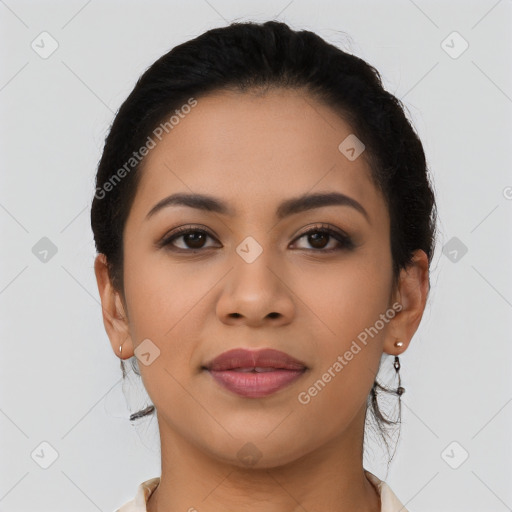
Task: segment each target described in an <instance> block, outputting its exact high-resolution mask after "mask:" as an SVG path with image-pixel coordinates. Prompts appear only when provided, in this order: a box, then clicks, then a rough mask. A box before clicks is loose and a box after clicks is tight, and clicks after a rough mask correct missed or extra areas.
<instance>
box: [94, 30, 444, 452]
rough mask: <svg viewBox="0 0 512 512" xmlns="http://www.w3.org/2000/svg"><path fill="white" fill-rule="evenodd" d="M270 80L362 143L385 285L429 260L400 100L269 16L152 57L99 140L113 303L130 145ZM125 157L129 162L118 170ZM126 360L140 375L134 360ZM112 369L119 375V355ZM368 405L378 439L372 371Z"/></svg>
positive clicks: (419, 158)
mask: <svg viewBox="0 0 512 512" xmlns="http://www.w3.org/2000/svg"><path fill="white" fill-rule="evenodd" d="M271 88H285V89H291V90H296V91H301V92H305V93H308V94H309V97H311V98H313V99H316V100H318V101H320V102H322V103H323V104H325V105H327V106H328V107H330V108H331V109H333V110H334V111H335V112H337V113H338V114H339V115H340V116H341V117H342V118H343V119H344V120H346V121H347V122H348V123H349V125H350V126H351V129H352V131H353V133H354V134H356V136H357V137H358V138H359V139H360V140H361V141H364V145H365V151H364V153H363V154H362V155H363V157H364V158H365V159H366V160H367V162H368V164H369V167H370V171H371V179H372V181H373V183H374V184H375V186H376V187H377V189H378V190H379V191H380V192H381V193H382V195H383V197H384V199H385V202H386V206H387V208H388V212H389V216H390V245H391V253H392V263H393V265H392V271H393V276H392V277H393V286H396V285H397V284H398V280H399V274H400V270H401V269H405V268H406V267H407V266H408V265H409V264H411V263H412V258H413V253H414V251H415V250H417V249H421V250H423V251H424V252H425V253H426V254H427V257H428V261H429V263H430V262H431V260H432V256H433V251H434V239H435V230H436V204H435V197H434V193H433V190H432V186H431V183H430V177H429V173H428V169H427V165H426V161H425V154H424V151H423V147H422V144H421V141H420V139H419V137H418V135H417V134H416V132H415V130H414V129H413V127H412V125H411V123H410V122H409V121H408V119H407V117H406V115H405V113H404V107H403V104H402V103H401V101H400V100H399V99H397V98H396V97H395V96H394V95H392V94H391V93H389V92H387V91H386V90H384V88H383V85H382V81H381V77H380V74H379V72H378V71H377V70H376V69H375V68H374V67H372V66H371V65H370V64H368V63H367V62H365V61H364V60H362V59H360V58H358V57H356V56H354V55H351V54H349V53H346V52H345V51H343V50H341V49H340V48H338V47H336V46H334V45H332V44H329V43H327V42H326V41H325V40H323V39H322V38H321V37H320V36H318V35H316V34H315V33H313V32H310V31H307V30H301V31H295V30H292V29H291V28H290V27H289V26H288V25H286V24H285V23H282V22H277V21H267V22H265V23H261V24H260V23H256V22H243V23H242V22H233V23H231V24H230V25H228V26H226V27H222V28H215V29H212V30H208V31H207V32H205V33H203V34H202V35H200V36H198V37H196V38H195V39H192V40H189V41H187V42H184V43H182V44H180V45H178V46H176V47H174V48H173V49H171V50H170V51H169V52H168V53H166V54H165V55H163V56H162V57H160V58H159V59H158V60H156V61H155V62H154V63H153V64H152V65H151V66H150V67H149V68H148V69H147V70H146V71H145V72H144V73H143V74H142V75H141V76H140V78H139V79H138V81H137V83H136V85H135V87H134V89H133V91H132V92H131V93H130V95H129V96H128V98H127V99H126V100H125V101H124V103H123V104H122V105H121V107H120V108H119V111H118V112H117V115H116V116H115V119H114V121H113V123H112V125H111V127H110V130H109V133H108V135H107V137H106V139H105V146H104V149H103V154H102V156H101V159H100V162H99V165H98V170H97V175H96V192H95V195H94V198H93V201H92V208H91V226H92V230H93V233H94V240H95V244H96V249H97V251H98V253H103V254H104V255H105V256H106V258H107V262H108V272H109V277H110V279H111V282H112V285H113V286H114V288H115V289H116V290H118V291H119V292H120V294H121V298H122V300H123V302H125V296H124V286H123V284H124V283H123V231H124V227H125V224H126V220H127V217H128V213H129V211H130V208H131V206H132V203H133V200H134V197H135V194H136V192H137V187H138V183H139V181H140V175H141V169H142V163H143V162H144V159H142V160H141V161H136V162H135V163H133V156H134V152H135V151H136V150H137V149H138V148H140V147H142V146H143V145H144V144H145V143H146V141H148V140H149V139H148V137H150V135H151V134H152V133H153V130H155V128H156V127H157V126H159V125H160V124H161V123H162V122H163V121H164V120H165V119H168V118H169V116H170V115H171V113H173V112H175V111H176V109H179V108H180V107H182V106H183V105H185V104H187V103H190V99H191V98H200V97H201V96H205V95H207V94H208V93H213V92H216V91H235V92H258V91H259V92H265V91H266V90H269V89H271ZM127 162H131V166H132V169H130V170H129V171H128V172H124V173H121V172H120V171H121V170H122V169H125V171H126V163H127ZM121 177H122V179H120V178H121ZM109 184H110V186H109ZM106 191H108V193H107V194H105V192H106ZM429 285H430V279H429ZM429 289H430V287H429ZM125 304H126V302H125ZM131 359H132V360H131V362H132V368H133V370H134V371H135V372H136V373H137V374H138V375H139V376H140V373H139V369H138V365H137V361H136V360H135V358H134V357H132V358H131ZM121 368H122V371H123V378H124V377H125V376H126V372H125V367H124V362H123V361H122V360H121ZM379 391H385V392H390V393H394V394H395V395H398V404H399V420H398V422H395V421H392V420H389V419H387V418H386V417H384V416H383V414H382V412H381V410H380V409H379V405H378V401H377V395H378V393H379ZM368 410H370V411H371V412H372V413H373V415H374V417H375V419H376V423H377V425H378V428H379V430H380V432H381V434H383V437H384V434H385V427H386V426H389V425H395V424H397V423H398V424H399V423H400V421H401V420H400V417H401V415H400V410H401V409H400V394H399V393H397V390H396V388H395V389H389V388H386V387H385V386H383V385H381V384H380V383H379V382H378V381H377V379H375V382H374V384H373V387H372V389H371V393H370V395H369V396H368V401H367V411H368ZM154 411H155V408H154V406H153V405H150V406H149V407H147V408H146V409H144V410H142V411H139V412H137V413H135V414H132V415H131V417H130V420H132V421H133V420H135V419H137V418H141V417H143V416H147V415H149V414H152V413H153V412H154ZM384 440H385V437H384ZM386 445H387V443H386Z"/></svg>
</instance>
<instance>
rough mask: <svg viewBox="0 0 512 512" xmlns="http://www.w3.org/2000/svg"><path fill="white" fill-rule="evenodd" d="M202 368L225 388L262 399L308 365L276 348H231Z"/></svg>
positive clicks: (298, 375)
mask: <svg viewBox="0 0 512 512" xmlns="http://www.w3.org/2000/svg"><path fill="white" fill-rule="evenodd" d="M204 369H205V370H208V372H209V373H210V375H211V376H212V377H213V379H214V380H215V381H216V382H217V383H218V384H220V385H221V386H222V387H224V388H225V389H228V390H229V391H231V392H233V393H236V394H237V395H239V396H242V397H245V398H261V397H264V396H267V395H270V394H272V393H275V392H276V391H278V390H280V389H282V388H284V387H286V386H288V385H289V384H291V383H292V382H294V381H295V380H297V379H298V378H299V377H301V376H302V375H303V374H304V373H305V371H306V370H307V367H306V365H305V364H304V363H303V362H302V361H299V360H298V359H295V358H294V357H292V356H290V355H288V354H286V353H284V352H281V351H279V350H274V349H262V350H258V351H252V350H247V349H233V350H229V351H228V352H224V353H223V354H221V355H220V356H218V357H216V358H215V359H213V360H212V361H210V362H209V363H208V364H207V365H206V367H204Z"/></svg>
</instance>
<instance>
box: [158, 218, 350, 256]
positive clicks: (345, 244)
mask: <svg viewBox="0 0 512 512" xmlns="http://www.w3.org/2000/svg"><path fill="white" fill-rule="evenodd" d="M190 233H201V234H204V235H207V236H209V237H210V238H215V237H214V236H213V235H212V234H211V233H209V232H208V231H207V230H205V229H202V228H199V227H194V226H182V227H180V228H177V229H176V230H175V231H174V232H173V233H172V234H171V235H170V236H168V237H166V238H164V239H163V240H162V241H160V242H159V243H158V246H159V247H160V248H162V247H166V248H168V250H170V251H173V252H182V253H183V252H191V253H197V252H201V251H202V250H204V249H202V248H199V249H182V248H179V247H178V248H176V247H173V246H172V242H173V241H174V240H176V239H178V238H182V237H183V236H184V235H187V234H190ZM313 233H321V234H323V235H328V236H329V237H331V238H334V239H335V240H337V241H338V242H339V244H340V246H338V247H335V248H331V249H302V250H309V251H313V252H317V253H332V252H336V251H342V250H352V249H353V248H354V247H355V244H354V243H353V241H352V239H351V238H350V237H349V236H347V235H345V234H343V233H341V232H338V231H336V230H334V229H332V228H330V227H329V226H328V225H325V224H322V225H321V226H315V227H313V228H311V229H309V230H308V231H305V232H304V233H301V234H300V235H299V236H297V237H296V238H295V239H294V242H296V241H297V240H300V239H301V238H304V237H305V236H307V235H310V234H313ZM329 242H330V240H329Z"/></svg>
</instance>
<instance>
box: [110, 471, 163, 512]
mask: <svg viewBox="0 0 512 512" xmlns="http://www.w3.org/2000/svg"><path fill="white" fill-rule="evenodd" d="M159 483H160V477H155V478H150V479H149V480H146V481H145V482H142V483H141V484H140V485H139V486H138V487H137V492H136V493H135V497H134V498H133V499H132V500H130V501H128V502H126V503H125V504H124V505H123V506H122V507H121V508H118V509H117V510H116V511H115V512H146V503H147V501H148V499H149V497H150V496H151V494H152V493H153V491H154V490H155V489H156V488H157V487H158V484H159Z"/></svg>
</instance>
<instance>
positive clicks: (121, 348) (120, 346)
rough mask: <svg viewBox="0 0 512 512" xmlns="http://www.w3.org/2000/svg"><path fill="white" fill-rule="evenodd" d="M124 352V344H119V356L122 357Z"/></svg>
mask: <svg viewBox="0 0 512 512" xmlns="http://www.w3.org/2000/svg"><path fill="white" fill-rule="evenodd" d="M122 354H123V346H122V345H119V357H120V358H121V356H122Z"/></svg>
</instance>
